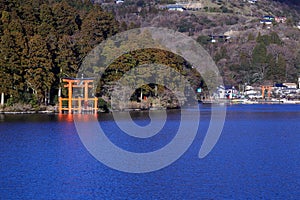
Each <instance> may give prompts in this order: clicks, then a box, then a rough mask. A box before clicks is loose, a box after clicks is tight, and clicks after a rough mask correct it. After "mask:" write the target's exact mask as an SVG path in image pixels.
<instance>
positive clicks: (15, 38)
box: [0, 0, 118, 104]
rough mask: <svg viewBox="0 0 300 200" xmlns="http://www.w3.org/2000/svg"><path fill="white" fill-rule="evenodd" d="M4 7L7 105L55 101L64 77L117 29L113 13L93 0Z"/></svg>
mask: <svg viewBox="0 0 300 200" xmlns="http://www.w3.org/2000/svg"><path fill="white" fill-rule="evenodd" d="M0 10H1V13H0V19H1V20H0V37H1V40H0V66H1V67H0V91H1V92H4V93H5V96H6V99H7V98H8V104H13V103H16V102H24V103H29V102H31V103H43V102H44V101H48V99H47V98H49V96H50V99H51V101H52V102H53V101H55V98H57V96H56V97H55V95H57V90H58V87H59V83H60V78H61V77H73V76H74V75H75V73H76V72H77V70H78V66H80V63H81V62H82V59H83V58H84V56H85V55H86V54H87V53H88V52H89V51H90V50H91V49H92V48H93V47H94V46H95V45H96V44H98V43H99V42H101V41H102V40H104V39H106V38H107V37H109V36H111V35H113V34H115V33H116V32H117V31H118V23H117V21H116V20H115V19H114V17H113V16H112V15H111V14H109V13H107V12H104V11H102V9H101V8H100V6H98V5H93V4H92V3H90V2H89V1H84V2H81V1H77V0H76V1H69V2H67V1H42V0H40V1H37V0H10V1H6V0H1V2H0ZM46 97H47V98H46ZM33 101H34V102H33Z"/></svg>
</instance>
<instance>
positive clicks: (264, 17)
mask: <svg viewBox="0 0 300 200" xmlns="http://www.w3.org/2000/svg"><path fill="white" fill-rule="evenodd" d="M263 19H264V20H270V21H274V20H275V17H273V16H271V15H265V16H263Z"/></svg>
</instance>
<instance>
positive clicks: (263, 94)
mask: <svg viewBox="0 0 300 200" xmlns="http://www.w3.org/2000/svg"><path fill="white" fill-rule="evenodd" d="M272 89H273V86H270V85H263V86H261V96H262V98H265V92H266V90H267V91H268V98H270V97H271V91H272Z"/></svg>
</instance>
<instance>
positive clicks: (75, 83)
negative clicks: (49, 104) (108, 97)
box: [59, 78, 98, 114]
mask: <svg viewBox="0 0 300 200" xmlns="http://www.w3.org/2000/svg"><path fill="white" fill-rule="evenodd" d="M62 81H63V82H66V83H67V84H66V85H64V87H65V88H68V98H62V97H59V113H62V112H63V111H68V113H69V114H71V113H74V111H78V113H82V112H93V113H96V112H97V110H98V98H97V97H92V98H89V96H88V95H89V88H93V85H92V84H93V82H94V79H91V78H64V79H62ZM73 88H84V95H83V98H82V97H77V98H76V97H73ZM63 101H67V102H68V107H67V108H64V107H63ZM74 101H75V102H77V104H78V105H77V106H74V105H73V102H74ZM82 101H83V102H84V103H83V104H84V107H82ZM89 102H93V106H89Z"/></svg>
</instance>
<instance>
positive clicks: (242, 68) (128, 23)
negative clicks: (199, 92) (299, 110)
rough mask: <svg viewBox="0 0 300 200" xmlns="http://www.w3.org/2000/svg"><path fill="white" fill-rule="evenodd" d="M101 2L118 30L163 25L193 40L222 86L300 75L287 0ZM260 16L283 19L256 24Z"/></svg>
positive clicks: (296, 16)
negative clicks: (210, 62) (210, 60)
mask: <svg viewBox="0 0 300 200" xmlns="http://www.w3.org/2000/svg"><path fill="white" fill-rule="evenodd" d="M104 2H106V3H105V4H104V5H103V6H102V7H103V8H104V9H105V10H107V11H110V12H112V13H114V15H115V17H116V19H117V20H118V21H119V23H120V30H125V29H130V28H135V27H146V26H154V27H167V28H170V29H173V30H176V31H179V32H182V33H185V34H187V35H189V36H191V37H193V38H194V39H195V40H197V41H198V42H199V43H200V44H201V45H203V47H204V48H205V49H206V50H207V51H208V52H209V53H210V55H211V56H212V57H213V58H214V60H215V62H216V64H217V66H218V67H219V69H220V72H221V73H222V75H223V77H224V80H225V84H232V85H238V84H262V83H264V82H272V83H281V82H284V81H286V82H295V81H296V79H297V77H298V75H299V73H300V30H299V28H297V27H296V26H297V24H298V22H300V13H299V11H300V7H299V4H297V3H295V2H293V1H286V2H284V1H272V0H259V1H257V3H255V4H251V3H249V2H248V1H244V0H231V1H225V0H198V1H197V0H195V1H188V0H180V1H179V0H178V1H174V0H168V1H165V0H157V1H154V0H152V1H151V0H150V1H144V0H139V1H133V0H126V1H124V3H123V4H114V3H112V1H109V0H106V1H104ZM109 2H111V3H109ZM189 2H193V3H189ZM168 3H179V4H181V5H186V4H189V5H188V6H190V7H191V8H193V9H188V10H186V11H183V12H180V11H168V10H167V9H161V7H162V6H163V5H166V4H168ZM193 4H194V5H195V6H194V7H193ZM263 16H273V17H274V18H275V17H278V18H279V17H281V18H283V19H284V21H282V22H276V21H275V20H273V21H272V24H271V25H266V24H262V23H261V22H262V20H263ZM227 36H229V37H227ZM224 38H226V39H224Z"/></svg>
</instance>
